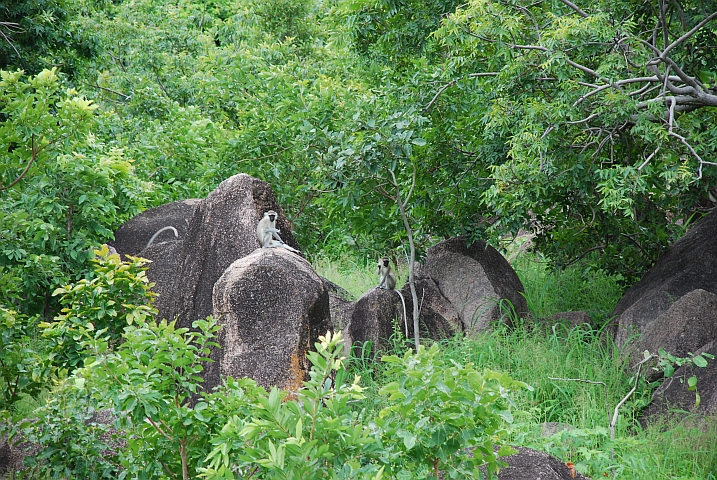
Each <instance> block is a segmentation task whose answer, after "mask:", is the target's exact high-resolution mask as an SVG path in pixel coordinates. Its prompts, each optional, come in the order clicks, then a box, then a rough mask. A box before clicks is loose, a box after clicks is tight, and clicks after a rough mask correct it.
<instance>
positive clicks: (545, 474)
mask: <svg viewBox="0 0 717 480" xmlns="http://www.w3.org/2000/svg"><path fill="white" fill-rule="evenodd" d="M515 448H516V449H517V450H518V453H516V454H514V455H509V456H507V457H502V458H501V460H503V461H505V462H507V463H508V466H507V467H505V468H501V469H500V472H498V480H576V479H577V480H586V479H587V477H585V476H584V475H583V474H581V473H580V472H577V471H575V470H573V471H572V472H571V470H570V468H568V466H567V465H566V464H565V463H563V462H561V461H560V460H558V459H557V458H555V457H553V456H551V455H548V454H547V453H544V452H540V451H538V450H533V449H530V448H525V447H515Z"/></svg>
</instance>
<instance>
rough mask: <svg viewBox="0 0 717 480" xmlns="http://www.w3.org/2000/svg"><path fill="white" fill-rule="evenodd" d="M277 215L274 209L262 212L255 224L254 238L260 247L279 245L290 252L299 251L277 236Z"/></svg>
mask: <svg viewBox="0 0 717 480" xmlns="http://www.w3.org/2000/svg"><path fill="white" fill-rule="evenodd" d="M277 216H278V214H277V213H276V212H275V211H274V210H268V211H266V212H264V217H262V219H261V220H259V224H258V225H257V226H256V238H257V240H259V245H261V248H276V247H281V248H285V249H287V250H289V251H290V252H294V253H299V251H298V250H296V249H295V248H291V247H290V246H289V245H287V244H285V243H284V241H283V240H282V239H281V237H280V236H279V229H278V228H276V217H277Z"/></svg>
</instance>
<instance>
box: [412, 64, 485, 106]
mask: <svg viewBox="0 0 717 480" xmlns="http://www.w3.org/2000/svg"><path fill="white" fill-rule="evenodd" d="M497 75H498V72H480V73H471V74H470V75H468V77H467V78H477V77H495V76H497ZM463 78H466V77H461V78H456V79H453V80H451V81H450V82H448V83H446V84H445V85H443V86H442V87H441V88H439V89H438V92H436V94H435V95H434V96H433V98H432V99H431V101H430V102H428V105H426V107H425V108H424V109H423V111H424V112H427V111H428V110H430V109H431V107H432V106H433V104H434V103H435V102H436V100H438V97H440V96H441V94H442V93H443V92H445V91H446V89H448V88H449V87H452V86H453V85H455V84H456V83H458V82H459V81H461V80H463Z"/></svg>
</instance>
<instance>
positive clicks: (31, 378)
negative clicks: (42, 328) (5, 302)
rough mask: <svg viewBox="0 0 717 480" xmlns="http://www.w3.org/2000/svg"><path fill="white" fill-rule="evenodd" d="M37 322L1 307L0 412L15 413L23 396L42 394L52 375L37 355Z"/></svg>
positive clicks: (38, 353)
mask: <svg viewBox="0 0 717 480" xmlns="http://www.w3.org/2000/svg"><path fill="white" fill-rule="evenodd" d="M34 323H35V322H34V319H30V318H27V317H25V316H23V315H20V314H18V313H17V312H16V311H14V310H9V309H7V308H4V307H0V394H1V395H2V396H1V397H0V410H12V408H13V406H14V405H15V403H17V402H18V401H19V400H20V399H21V398H22V396H23V395H30V396H34V395H37V394H38V393H40V391H42V389H43V388H44V387H45V384H46V382H47V381H48V380H49V378H50V376H51V374H52V368H51V366H50V362H49V360H48V359H47V358H46V357H44V356H43V355H42V354H41V353H40V352H38V351H37V347H38V345H37V342H35V341H34V335H33V333H34Z"/></svg>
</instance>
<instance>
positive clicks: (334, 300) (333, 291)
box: [322, 278, 356, 332]
mask: <svg viewBox="0 0 717 480" xmlns="http://www.w3.org/2000/svg"><path fill="white" fill-rule="evenodd" d="M322 280H323V281H324V284H325V285H326V288H327V289H328V290H329V310H330V311H331V324H332V325H333V327H334V331H335V332H338V331H341V330H343V329H344V327H345V326H346V325H348V324H349V321H350V320H351V315H353V313H354V308H355V307H356V302H354V301H353V299H352V296H351V294H350V293H349V292H348V291H346V290H345V289H343V288H341V287H340V286H339V285H336V284H335V283H333V282H331V281H330V280H327V279H325V278H322Z"/></svg>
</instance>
